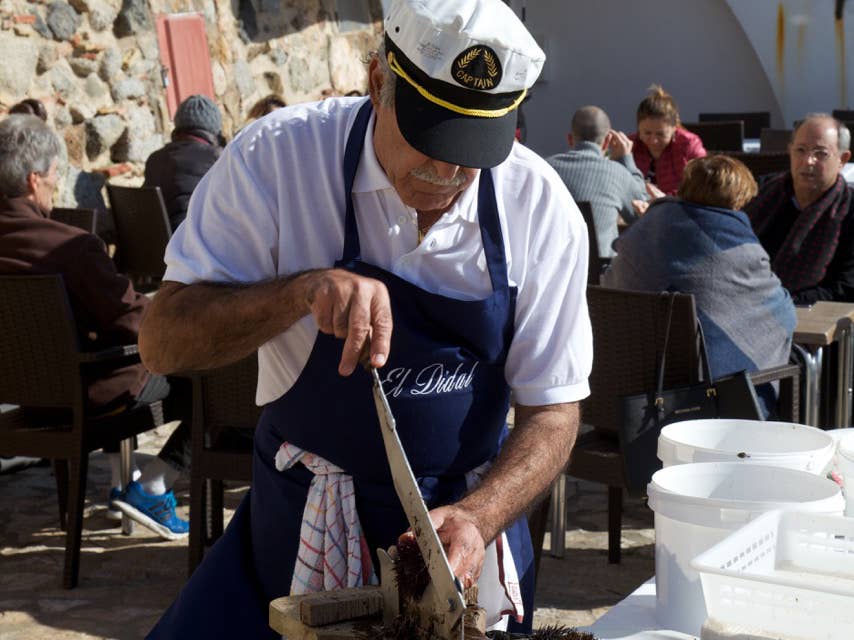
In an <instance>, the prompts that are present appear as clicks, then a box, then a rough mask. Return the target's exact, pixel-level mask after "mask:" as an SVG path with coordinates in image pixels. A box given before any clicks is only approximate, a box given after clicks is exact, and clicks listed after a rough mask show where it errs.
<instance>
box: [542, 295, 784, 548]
mask: <svg viewBox="0 0 854 640" xmlns="http://www.w3.org/2000/svg"><path fill="white" fill-rule="evenodd" d="M587 302H588V305H589V309H590V319H591V322H592V325H593V347H594V353H595V362H594V367H593V371H592V373H591V375H590V396H589V397H588V398H587V399H586V400H585V401H584V402H583V403H582V416H583V417H584V421H585V423H586V424H588V425H592V427H593V428H592V429H588V430H586V431H585V432H584V433H582V434H581V435H580V436H579V438H578V441H577V442H576V445H575V448H574V449H573V452H572V456H571V458H570V461H569V465H568V468H567V473H568V474H569V475H571V476H574V477H576V478H580V479H583V480H588V481H592V482H600V483H603V484H606V485H608V561H609V562H611V563H618V562H619V561H620V555H621V549H620V532H621V529H622V523H621V521H622V503H623V490H624V489H625V488H627V487H628V483H627V481H626V471H625V469H626V460H625V458H624V456H623V454H622V452H621V450H620V447H619V444H618V436H617V433H618V429H619V424H620V420H621V419H622V416H621V404H620V398H621V397H622V396H627V395H635V394H640V393H646V392H649V391H651V390H653V389H654V388H655V385H656V373H657V368H658V362H659V359H660V357H661V354H660V349H661V345H662V344H663V342H664V331H665V328H666V326H667V304H666V298H665V297H663V296H661V295H660V294H659V293H650V292H635V291H619V290H615V289H606V288H603V287H597V286H589V287H588V288H587ZM666 357H667V369H666V371H665V378H664V386H665V388H671V387H677V386H683V385H688V384H692V383H694V382H697V381H698V380H699V371H700V358H699V346H698V334H697V312H696V308H695V305H694V296H692V295H689V294H680V295H677V296H676V298H675V302H674V306H673V321H672V324H671V333H670V343H669V346H668V350H667V354H666ZM799 373H800V369H799V367H797V366H790V365H786V366H781V367H775V368H773V369H768V370H764V371H762V372H758V373H754V374H751V375H750V379H751V381H752V382H753V384H754V385H757V384H763V383H766V382H770V381H775V380H780V395H779V412H780V416H781V419H783V420H789V421H797V417H796V416H798V412H799V386H798V385H799V381H800V376H799ZM731 417H750V416H731ZM754 417H756V416H754ZM647 462H648V466H649V467H650V469H653V468H654V467H655V466H656V465H657V464H658V463H657V460H650V461H647ZM532 522H535V521H534V520H533V518H532ZM563 524H564V523H559V526H563ZM532 528H533V527H532ZM536 540H537V541H538V543H539V545H540V546H541V545H542V537H539V538H536ZM553 544H554V542H553Z"/></svg>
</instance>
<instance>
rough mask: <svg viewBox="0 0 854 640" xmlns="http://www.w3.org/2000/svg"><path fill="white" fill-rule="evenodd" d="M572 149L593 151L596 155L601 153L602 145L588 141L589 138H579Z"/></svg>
mask: <svg viewBox="0 0 854 640" xmlns="http://www.w3.org/2000/svg"><path fill="white" fill-rule="evenodd" d="M572 150H573V151H581V152H587V153H590V152H593V153H595V154H596V155H597V156H601V155H602V145H598V144H596V143H595V142H590V141H589V140H581V141H579V142H577V143H576V144H575V146H574V147H572Z"/></svg>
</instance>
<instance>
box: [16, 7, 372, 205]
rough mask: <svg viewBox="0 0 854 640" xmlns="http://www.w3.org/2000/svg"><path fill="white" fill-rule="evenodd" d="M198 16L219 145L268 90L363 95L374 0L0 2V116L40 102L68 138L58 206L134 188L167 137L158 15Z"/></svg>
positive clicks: (289, 96)
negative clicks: (113, 185)
mask: <svg viewBox="0 0 854 640" xmlns="http://www.w3.org/2000/svg"><path fill="white" fill-rule="evenodd" d="M188 11H193V12H198V13H200V14H201V15H202V16H203V17H204V20H205V25H206V32H207V39H208V47H209V49H210V57H211V70H212V75H213V81H214V92H215V94H216V95H215V98H216V101H217V103H218V104H219V105H220V107H221V109H222V112H223V129H224V133H225V135H226V137H227V138H230V137H231V135H232V134H233V133H234V132H235V131H237V130H238V129H240V128H241V127H242V126H243V124H244V123H245V114H246V112H247V111H248V110H249V108H250V107H251V106H252V104H253V103H254V102H255V101H256V100H257V99H259V98H261V97H262V96H264V95H267V94H269V93H280V94H281V95H283V96H284V98H285V99H286V100H287V101H288V103H289V104H290V103H294V102H302V101H307V100H318V99H321V98H322V97H323V96H325V95H330V94H345V93H347V92H350V91H353V90H356V91H360V92H365V91H366V90H367V73H366V66H365V59H366V57H367V54H368V52H370V51H371V50H372V49H375V48H376V45H377V43H378V41H379V35H380V34H381V31H382V24H381V20H382V8H381V5H380V0H349V1H348V0H70V2H64V1H62V0H42V1H35V2H34V1H27V0H2V2H0V55H2V64H0V114H2V113H5V111H6V110H8V108H9V107H10V106H11V105H13V104H15V103H16V102H18V101H19V100H21V99H22V98H25V97H31V98H38V99H40V100H42V101H43V102H44V103H45V106H46V107H47V110H48V114H49V119H48V122H49V123H50V124H51V125H52V126H53V127H54V128H55V129H56V130H57V131H58V132H59V134H60V136H61V137H62V139H63V140H64V142H65V146H66V152H65V153H66V156H67V157H66V158H63V162H62V163H61V167H60V168H61V173H62V175H63V177H64V179H63V180H62V182H61V186H60V192H59V193H58V194H57V199H56V204H57V206H97V207H98V208H103V202H102V201H101V199H100V198H101V191H102V189H101V187H102V186H103V183H104V181H105V180H106V179H109V180H114V181H116V182H117V183H123V184H137V185H138V184H140V183H141V181H142V178H141V176H142V170H143V166H144V163H145V159H146V158H147V157H148V155H149V154H150V153H151V152H152V151H153V150H155V149H157V148H159V147H160V146H161V145H162V144H163V143H164V142H165V141H166V140H168V139H169V134H170V133H171V128H172V124H171V121H170V119H169V114H168V111H167V108H166V94H165V90H164V88H163V81H162V75H161V64H160V51H159V46H158V41H157V35H156V30H155V16H156V15H158V14H171V13H181V12H188Z"/></svg>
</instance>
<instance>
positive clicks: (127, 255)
mask: <svg viewBox="0 0 854 640" xmlns="http://www.w3.org/2000/svg"><path fill="white" fill-rule="evenodd" d="M107 193H108V195H109V197H110V207H111V208H112V210H113V219H114V220H115V223H116V262H117V264H118V268H119V271H121V272H122V273H126V274H127V275H128V276H130V277H131V279H132V280H133V281H134V284H135V285H137V288H138V289H142V290H145V289H149V290H150V289H154V288H156V287H157V283H158V282H159V281H160V279H161V278H162V277H163V273H164V272H165V271H166V264H165V263H164V262H163V254H164V253H165V252H166V245H167V244H168V243H169V238H171V237H172V226H171V225H170V224H169V215H168V214H167V212H166V204H165V203H164V202H163V196H162V195H161V193H160V187H119V186H116V185H112V184H108V185H107Z"/></svg>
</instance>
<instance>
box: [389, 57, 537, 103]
mask: <svg viewBox="0 0 854 640" xmlns="http://www.w3.org/2000/svg"><path fill="white" fill-rule="evenodd" d="M387 58H388V65H389V67H391V70H392V71H394V73H395V74H396V75H397V76H398V77H400V78H401V79H403V80H405V81H406V82H408V83H409V84H410V85H411V86H412V87H413V88H414V89H415V90H416V91H418V93H420V94H421V96H422V97H423V98H425V99H426V100H429V101H430V102H432V103H433V104H436V105H439V106H440V107H444V108H445V109H448V110H449V111H453V112H454V113H459V114H461V115H464V116H472V117H474V118H500V117H502V116H506V115H507V114H508V113H510V112H511V111H513V110H514V109H515V108H516V107H518V106H519V105H520V104H521V103H522V100H524V99H525V95H526V94H527V93H528V90H527V89H523V90H522V92H521V93H520V94H519V97H518V98H516V100H514V101H513V103H512V104H510V105H509V106H507V107H503V108H501V109H467V108H465V107H459V106H457V105H455V104H453V103H451V102H448V101H447V100H443V99H442V98H440V97H438V96H434V95H433V94H432V93H430V92H429V91H428V90H427V89H425V88H424V87H422V86H421V85H420V84H418V83H417V82H416V81H415V80H414V79H413V78H412V77H410V75H409V74H408V73H406V71H404V69H403V67H401V66H400V63H399V62H398V61H397V58H396V57H395V55H394V52H393V51H389V52H388V55H387Z"/></svg>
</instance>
